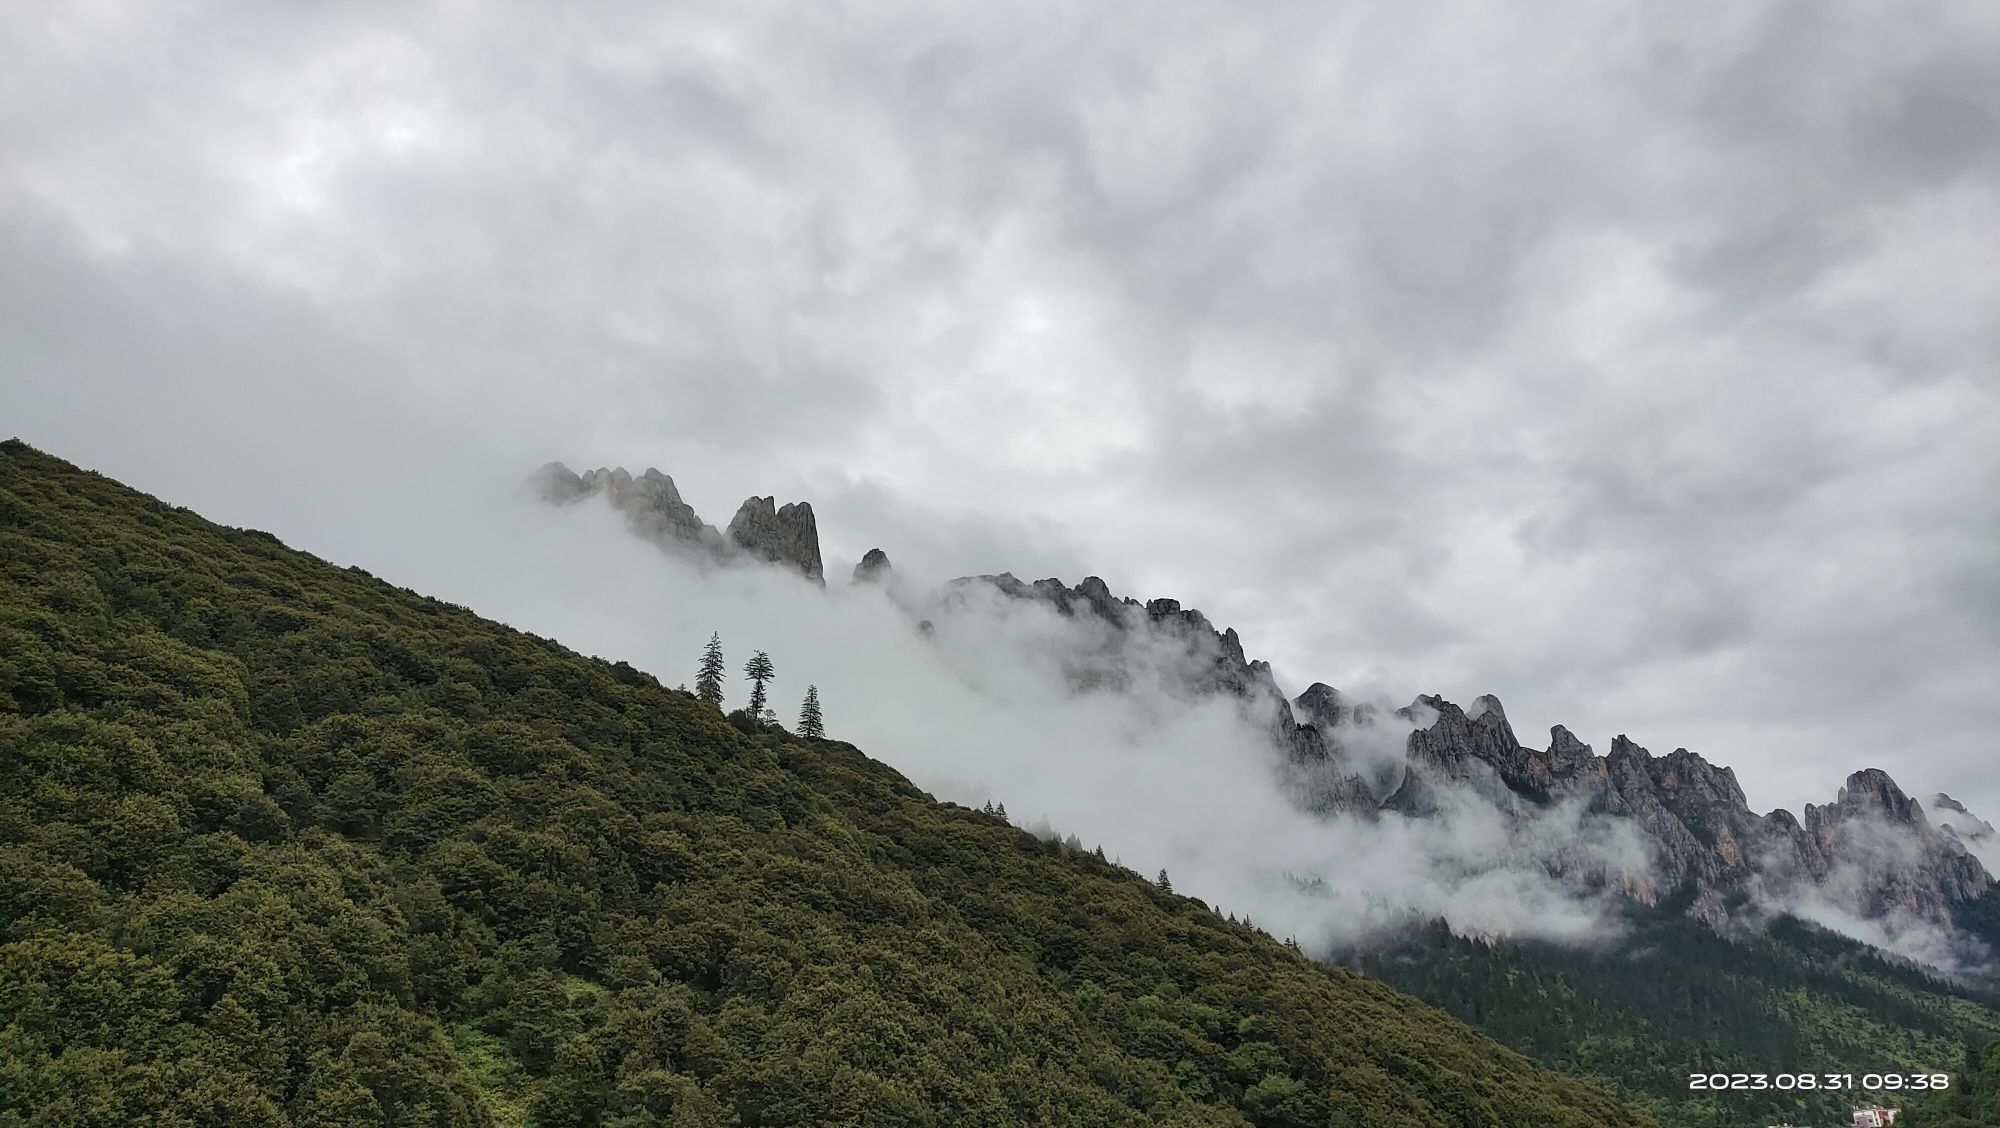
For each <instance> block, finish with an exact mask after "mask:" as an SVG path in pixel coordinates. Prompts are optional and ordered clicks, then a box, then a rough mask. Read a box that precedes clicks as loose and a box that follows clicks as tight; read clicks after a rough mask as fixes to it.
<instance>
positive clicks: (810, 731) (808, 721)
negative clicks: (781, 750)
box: [799, 685, 826, 740]
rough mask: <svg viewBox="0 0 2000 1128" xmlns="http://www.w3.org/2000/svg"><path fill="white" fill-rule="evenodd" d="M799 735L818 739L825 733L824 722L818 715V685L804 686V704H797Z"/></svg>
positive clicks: (809, 738)
mask: <svg viewBox="0 0 2000 1128" xmlns="http://www.w3.org/2000/svg"><path fill="white" fill-rule="evenodd" d="M799 735H800V736H803V737H805V738H806V739H808V740H818V739H820V738H821V737H823V736H825V735H826V724H825V722H824V720H823V719H822V718H821V717H820V715H819V687H818V686H816V685H809V686H807V687H806V700H805V704H803V705H801V706H799Z"/></svg>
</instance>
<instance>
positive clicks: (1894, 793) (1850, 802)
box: [1834, 768, 1930, 827]
mask: <svg viewBox="0 0 2000 1128" xmlns="http://www.w3.org/2000/svg"><path fill="white" fill-rule="evenodd" d="M1834 806H1835V807H1838V808H1839V809H1840V813H1841V814H1842V815H1843V816H1853V815H1882V816H1885V817H1887V818H1889V819H1890V820H1892V821H1894V822H1898V823H1902V824H1904V825H1906V826H1913V827H1927V826H1929V825H1930V820H1928V819H1926V818H1925V817H1924V808H1923V805H1922V804H1920V803H1918V802H1917V801H1916V800H1915V799H1912V798H1910V797H1909V796H1908V795H1905V794H1903V789H1902V788H1900V787H1897V786H1896V781H1895V780H1893V779H1890V778H1889V773H1888V772H1885V771H1883V770H1882V769H1881V768H1863V769H1862V770H1861V771H1858V772H1855V773H1854V774H1853V775H1851V776H1848V777H1847V786H1846V787H1843V788H1841V789H1840V794H1839V796H1838V797H1837V798H1835V799H1834Z"/></svg>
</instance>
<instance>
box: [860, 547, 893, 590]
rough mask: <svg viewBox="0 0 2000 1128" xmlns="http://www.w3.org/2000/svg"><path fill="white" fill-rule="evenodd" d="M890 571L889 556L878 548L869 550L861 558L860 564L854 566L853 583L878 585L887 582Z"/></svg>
mask: <svg viewBox="0 0 2000 1128" xmlns="http://www.w3.org/2000/svg"><path fill="white" fill-rule="evenodd" d="M891 571H892V569H891V568H890V567H889V554H888V553H886V552H883V551H882V550H881V549H879V548H871V549H869V550H868V551H867V552H866V553H865V554H863V555H862V557H861V563H859V564H856V565H855V566H854V582H855V583H857V584H879V583H883V582H885V581H887V580H888V578H889V575H890V572H891Z"/></svg>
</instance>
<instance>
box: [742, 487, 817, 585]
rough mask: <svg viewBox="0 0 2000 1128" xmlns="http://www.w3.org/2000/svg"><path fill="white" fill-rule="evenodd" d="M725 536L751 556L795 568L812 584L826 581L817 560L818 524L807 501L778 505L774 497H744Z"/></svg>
mask: <svg viewBox="0 0 2000 1128" xmlns="http://www.w3.org/2000/svg"><path fill="white" fill-rule="evenodd" d="M728 537H729V541H730V543H731V544H734V545H735V546H736V547H738V548H740V549H742V550H743V551H744V552H746V553H748V554H749V555H751V556H753V557H756V558H758V559H761V560H765V561H768V562H770V563H772V564H783V565H786V566H788V567H791V568H796V569H798V571H799V572H800V573H801V574H802V575H804V576H805V577H806V578H808V579H810V580H812V581H813V582H814V583H817V584H821V585H824V584H825V583H826V572H825V571H824V569H823V568H822V567H821V565H820V559H819V525H818V523H817V522H815V521H814V520H813V511H812V505H811V504H810V503H808V502H803V501H796V502H792V503H790V504H788V505H783V506H780V505H779V504H778V503H777V499H776V498H773V497H752V498H746V499H745V500H744V502H743V504H742V505H741V506H738V507H737V510H736V516H734V517H732V518H730V521H729V531H728Z"/></svg>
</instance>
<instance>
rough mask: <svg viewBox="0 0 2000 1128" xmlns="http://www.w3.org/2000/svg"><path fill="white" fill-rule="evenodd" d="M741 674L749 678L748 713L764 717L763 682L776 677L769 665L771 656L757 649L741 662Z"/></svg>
mask: <svg viewBox="0 0 2000 1128" xmlns="http://www.w3.org/2000/svg"><path fill="white" fill-rule="evenodd" d="M743 676H744V677H746V678H748V679H750V715H751V716H752V717H755V718H756V719H758V720H760V721H761V720H763V719H764V683H765V682H767V681H770V680H771V679H772V678H774V677H777V676H778V675H777V671H776V670H775V669H773V668H772V666H771V656H770V655H769V654H766V653H764V652H763V651H761V650H759V651H758V652H757V653H755V654H753V655H751V656H750V660H749V661H748V662H745V663H744V664H743Z"/></svg>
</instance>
